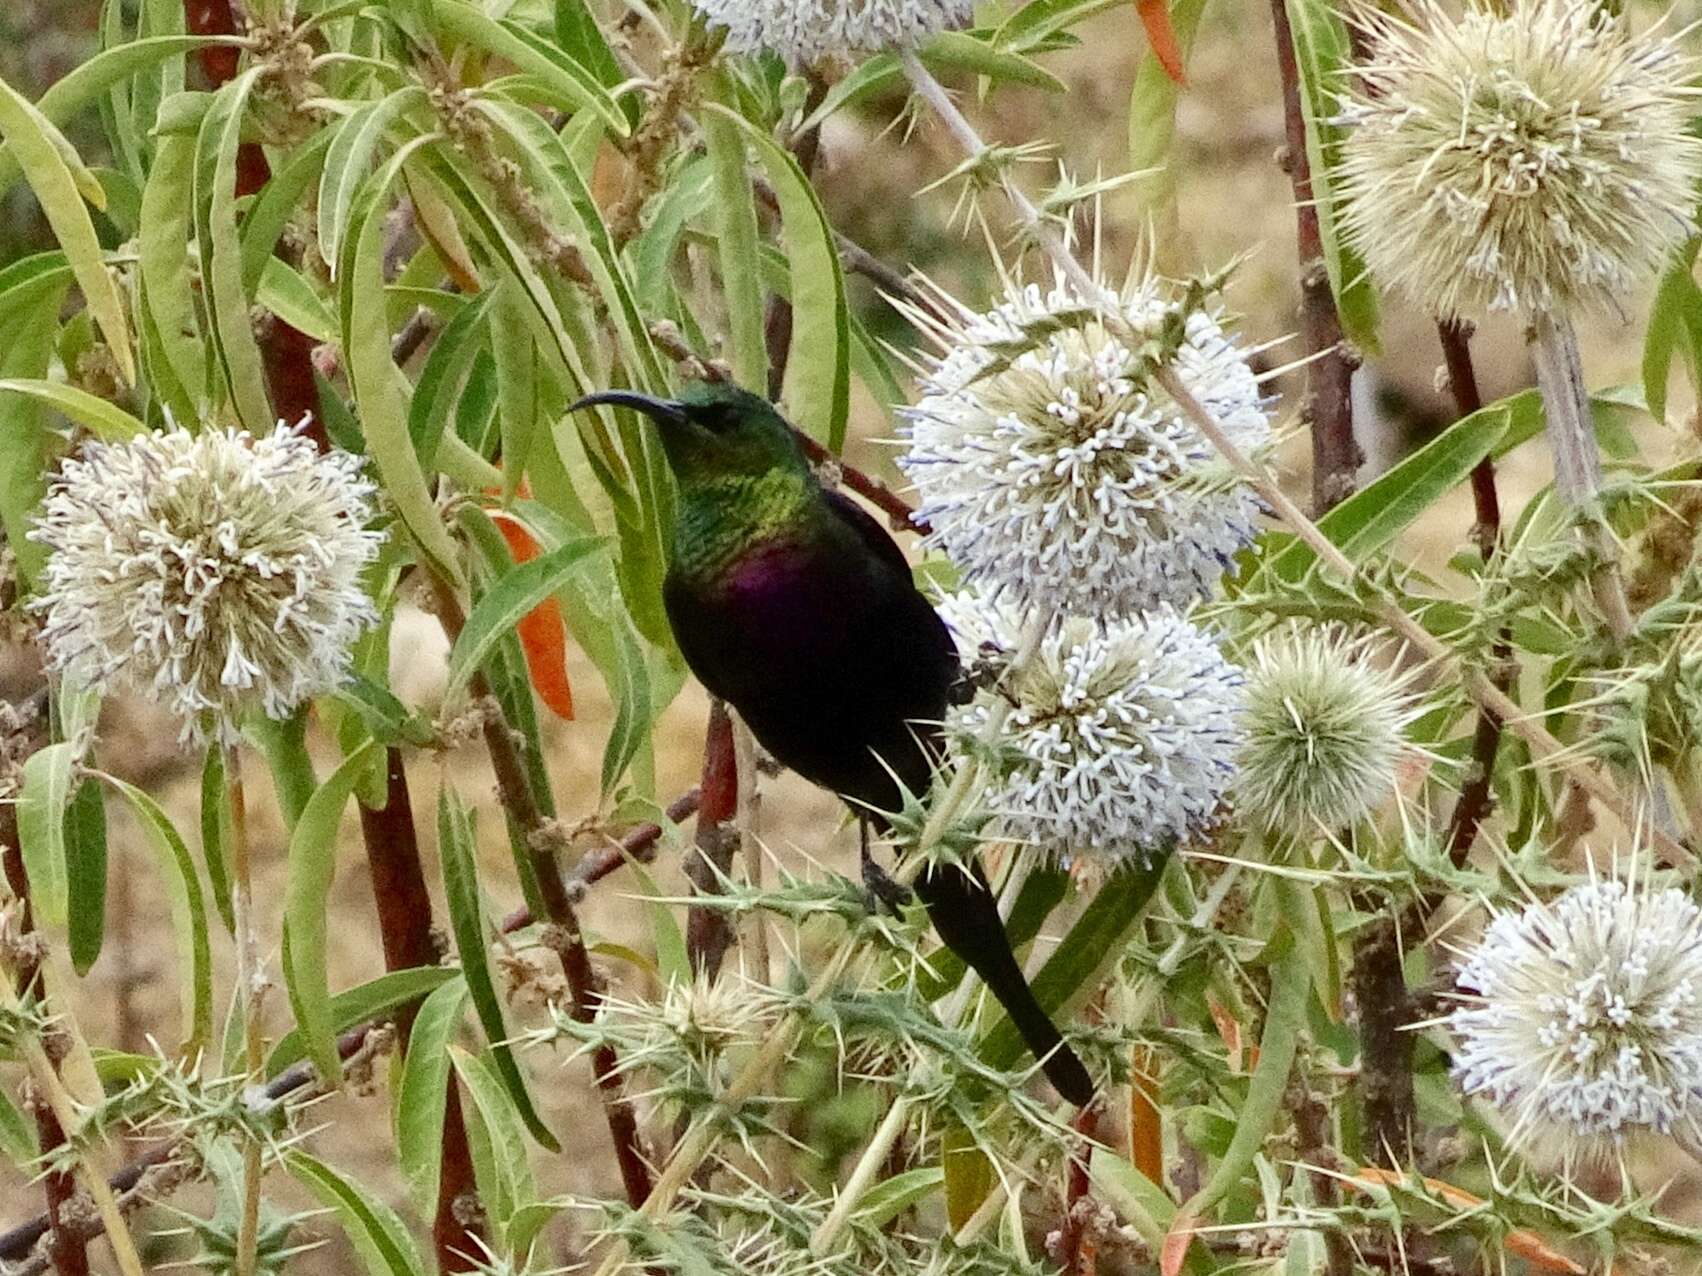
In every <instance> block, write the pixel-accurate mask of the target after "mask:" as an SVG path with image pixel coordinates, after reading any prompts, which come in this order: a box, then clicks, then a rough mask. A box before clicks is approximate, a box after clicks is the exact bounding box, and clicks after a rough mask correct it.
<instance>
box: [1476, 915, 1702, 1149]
mask: <svg viewBox="0 0 1702 1276" xmlns="http://www.w3.org/2000/svg"><path fill="white" fill-rule="evenodd" d="M1458 987H1459V989H1460V994H1459V995H1460V999H1461V1001H1462V1002H1463V1003H1464V1004H1463V1005H1462V1006H1461V1007H1460V1008H1459V1009H1457V1010H1455V1011H1454V1012H1453V1013H1452V1014H1451V1015H1449V1016H1448V1018H1447V1020H1446V1022H1447V1025H1448V1027H1449V1028H1450V1029H1451V1030H1452V1031H1453V1033H1454V1035H1455V1037H1456V1038H1457V1039H1458V1042H1459V1049H1458V1050H1457V1051H1456V1052H1455V1055H1454V1076H1455V1079H1456V1080H1457V1081H1458V1082H1459V1085H1460V1087H1461V1089H1462V1090H1464V1092H1465V1093H1467V1094H1473V1095H1482V1096H1483V1097H1484V1098H1486V1099H1488V1100H1489V1102H1491V1103H1492V1104H1494V1105H1495V1106H1497V1107H1499V1108H1502V1109H1505V1110H1506V1112H1507V1114H1508V1115H1509V1116H1510V1117H1511V1118H1512V1120H1513V1130H1512V1133H1513V1137H1514V1138H1515V1139H1528V1138H1529V1137H1531V1136H1533V1135H1537V1134H1550V1135H1555V1134H1558V1135H1561V1136H1565V1137H1568V1138H1570V1139H1572V1140H1581V1141H1583V1142H1584V1143H1585V1144H1586V1145H1588V1144H1592V1143H1594V1144H1600V1143H1601V1142H1602V1141H1604V1140H1606V1141H1613V1140H1619V1139H1622V1138H1624V1136H1626V1135H1627V1134H1630V1133H1633V1132H1636V1131H1642V1130H1653V1131H1657V1132H1660V1133H1670V1132H1674V1131H1680V1132H1683V1133H1685V1134H1686V1135H1687V1136H1690V1137H1694V1136H1695V1134H1696V1133H1697V1130H1698V1116H1699V1115H1702V909H1698V908H1697V906H1696V904H1695V903H1694V902H1693V901H1692V900H1691V899H1690V897H1689V896H1688V895H1686V894H1685V893H1684V892H1683V891H1680V890H1660V891H1657V890H1653V889H1650V888H1643V889H1634V888H1632V887H1629V886H1627V885H1625V884H1624V883H1622V882H1617V881H1608V882H1602V881H1591V882H1588V883H1586V884H1584V885H1582V886H1576V887H1573V888H1572V889H1571V890H1569V891H1567V892H1566V893H1565V894H1564V895H1562V896H1560V898H1559V899H1557V900H1555V901H1554V902H1552V903H1548V904H1541V903H1538V904H1532V905H1530V906H1529V907H1527V908H1525V909H1524V910H1523V911H1521V912H1517V913H1506V914H1502V915H1501V916H1498V917H1496V918H1495V920H1494V921H1492V922H1491V923H1490V925H1489V928H1488V930H1487V931H1486V932H1485V933H1484V936H1483V940H1482V942H1481V943H1479V945H1478V946H1477V948H1476V949H1475V951H1473V952H1472V953H1471V955H1470V957H1469V958H1468V959H1467V961H1466V962H1465V964H1464V965H1463V966H1461V967H1460V970H1459V974H1458Z"/></svg>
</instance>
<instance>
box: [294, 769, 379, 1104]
mask: <svg viewBox="0 0 1702 1276" xmlns="http://www.w3.org/2000/svg"><path fill="white" fill-rule="evenodd" d="M377 748H378V745H377V743H376V742H375V741H368V742H367V743H366V744H365V745H363V746H362V747H361V748H359V749H357V750H356V751H355V752H354V753H351V754H350V755H349V756H348V757H346V758H344V759H343V762H342V765H341V766H339V767H338V768H337V769H336V770H335V771H333V772H332V773H331V775H330V776H329V777H328V778H327V779H326V781H325V783H323V784H321V785H320V786H319V788H318V789H316V790H315V791H314V794H313V797H312V798H310V799H309V800H308V803H307V807H306V809H305V810H303V811H302V813H301V819H300V820H298V821H297V822H296V826H295V832H294V833H293V834H292V835H291V836H290V851H289V878H288V882H287V884H286V886H285V889H284V951H283V965H284V984H285V987H286V988H288V990H289V995H290V1005H291V1007H292V1008H293V1009H294V1010H295V1018H296V1024H297V1026H298V1027H299V1028H300V1029H301V1032H302V1036H303V1037H304V1039H305V1040H306V1042H307V1053H308V1056H309V1057H310V1058H311V1059H312V1060H313V1063H314V1066H315V1067H317V1068H318V1069H319V1075H320V1076H321V1077H322V1078H323V1079H324V1080H325V1082H326V1083H327V1084H328V1085H332V1086H336V1085H339V1084H341V1083H342V1079H343V1063H342V1060H341V1059H339V1058H338V1057H337V1033H336V1029H335V1028H334V1027H333V1026H332V1020H331V990H330V985H329V978H328V972H327V970H326V952H325V901H326V897H327V896H328V895H329V894H330V891H331V879H332V877H333V876H334V875H335V873H336V869H337V826H338V824H339V823H341V821H342V818H343V808H344V807H345V806H346V805H348V801H349V795H350V794H351V793H353V792H354V788H355V785H356V784H357V783H359V782H360V779H361V776H362V775H363V774H364V770H365V767H366V765H367V762H368V760H369V758H370V755H371V753H372V752H373V751H374V750H376V749H377Z"/></svg>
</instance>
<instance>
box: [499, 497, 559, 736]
mask: <svg viewBox="0 0 1702 1276" xmlns="http://www.w3.org/2000/svg"><path fill="white" fill-rule="evenodd" d="M491 517H492V520H493V521H494V522H495V523H496V525H497V528H498V529H499V530H500V531H501V532H502V538H503V539H504V540H505V541H507V542H508V552H509V553H510V554H512V555H514V561H515V562H516V563H525V562H530V561H531V560H532V559H534V558H536V557H537V556H538V553H539V548H538V542H537V541H536V540H535V539H534V538H533V536H532V533H531V532H529V531H527V530H526V528H525V526H524V525H523V524H522V523H521V522H520V521H519V520H518V519H516V518H514V517H513V516H512V515H509V514H505V513H503V512H502V511H501V510H496V511H494V512H493V513H492V515H491ZM515 633H517V634H518V635H519V636H520V649H521V651H523V652H525V654H526V670H527V672H528V673H529V674H530V675H531V677H532V688H533V690H535V691H536V692H537V693H538V699H540V700H542V701H543V702H544V704H546V705H547V706H548V707H549V709H550V712H552V713H554V714H555V715H556V717H558V718H563V719H565V720H566V721H569V722H571V721H573V685H572V684H571V683H570V682H569V681H568V680H567V626H566V624H564V623H563V621H562V618H561V607H560V605H559V604H558V603H557V602H556V600H555V599H554V598H546V599H544V601H543V602H541V603H539V604H538V605H537V606H536V607H534V608H532V610H531V611H529V612H527V613H526V615H525V616H523V617H521V620H520V623H519V624H518V625H516V626H515Z"/></svg>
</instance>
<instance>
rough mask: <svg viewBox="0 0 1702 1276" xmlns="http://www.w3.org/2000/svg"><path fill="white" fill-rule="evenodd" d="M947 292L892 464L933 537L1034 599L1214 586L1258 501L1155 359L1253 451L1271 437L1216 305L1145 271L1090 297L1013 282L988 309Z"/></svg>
mask: <svg viewBox="0 0 1702 1276" xmlns="http://www.w3.org/2000/svg"><path fill="white" fill-rule="evenodd" d="M941 304H942V306H949V307H951V309H952V317H951V318H950V320H949V322H935V323H933V324H932V328H933V334H934V337H935V339H936V341H937V342H938V343H939V344H940V346H941V349H942V353H941V354H940V355H939V356H938V357H937V358H936V359H935V360H933V361H932V363H931V364H930V366H929V367H928V368H927V369H926V371H925V373H924V376H923V379H922V386H921V389H922V396H921V398H920V400H919V401H918V402H917V403H916V405H915V406H914V407H912V408H908V409H906V410H905V411H904V413H903V415H904V416H905V418H906V420H907V423H908V424H907V427H906V429H905V431H904V432H905V434H907V436H908V448H907V450H906V451H905V452H904V453H903V454H902V455H901V456H900V458H899V462H898V463H899V466H900V467H901V468H902V469H903V470H904V472H905V474H906V475H907V476H908V477H909V478H910V479H911V481H912V482H913V483H914V484H915V486H916V490H917V492H918V493H919V494H920V497H921V510H920V514H921V516H922V517H923V518H924V519H925V520H927V522H928V525H929V526H930V528H931V529H932V531H931V533H930V535H929V538H928V542H927V543H928V544H929V545H931V546H936V547H938V548H940V549H943V550H944V551H945V552H946V554H947V555H948V556H949V557H950V558H951V559H952V560H953V562H955V563H956V564H957V565H958V566H959V567H960V568H961V569H962V570H963V573H964V575H965V577H966V578H967V579H968V580H969V581H971V582H972V583H974V584H976V585H977V586H979V587H980V588H981V589H982V591H983V592H985V593H988V594H996V595H1000V596H1008V597H1010V598H1012V599H1014V600H1015V601H1016V602H1018V603H1019V604H1021V605H1023V606H1025V607H1043V608H1047V609H1058V610H1064V611H1070V612H1076V613H1080V614H1082V615H1091V616H1099V617H1105V618H1109V617H1115V616H1126V615H1134V614H1137V613H1140V612H1144V611H1147V610H1150V609H1151V608H1154V607H1157V606H1160V605H1163V604H1171V605H1175V606H1185V605H1186V604H1188V603H1189V602H1192V601H1193V600H1194V599H1196V598H1199V597H1201V596H1204V595H1207V594H1209V593H1211V592H1212V590H1213V589H1215V588H1216V586H1217V584H1218V582H1219V581H1220V580H1221V579H1222V576H1223V573H1224V570H1225V569H1226V568H1227V567H1228V566H1229V563H1230V560H1231V558H1232V557H1233V556H1234V555H1235V554H1236V553H1237V552H1238V551H1239V550H1241V549H1243V548H1245V547H1246V546H1247V545H1249V544H1250V543H1252V541H1253V538H1254V537H1255V536H1256V535H1257V534H1258V516H1259V511H1260V505H1259V502H1258V499H1257V498H1256V497H1255V496H1254V494H1253V493H1252V491H1250V490H1249V489H1248V488H1246V487H1245V486H1243V485H1242V484H1240V483H1239V481H1237V480H1236V479H1235V477H1234V476H1233V474H1232V473H1231V472H1230V471H1229V470H1228V469H1227V467H1226V466H1225V465H1224V464H1223V462H1222V461H1221V460H1220V458H1219V456H1218V454H1217V451H1216V449H1215V448H1214V447H1213V446H1212V444H1211V443H1210V442H1209V441H1208V440H1207V439H1206V438H1205V437H1204V436H1202V435H1201V434H1200V433H1199V431H1198V430H1197V429H1196V428H1195V427H1194V425H1193V424H1192V423H1191V422H1190V421H1189V420H1188V419H1187V417H1186V416H1185V415H1184V414H1183V412H1182V410H1181V409H1180V408H1178V407H1177V406H1176V404H1175V403H1174V402H1172V401H1171V399H1170V396H1169V395H1168V394H1167V393H1166V392H1165V391H1164V389H1163V388H1162V387H1161V386H1160V385H1159V384H1158V383H1157V379H1156V377H1155V376H1154V372H1155V370H1156V369H1157V368H1158V367H1168V368H1169V369H1170V370H1171V371H1174V372H1175V373H1176V374H1177V375H1178V377H1179V378H1180V379H1181V381H1182V383H1183V384H1184V385H1185V386H1187V388H1188V389H1189V390H1190V391H1192V393H1193V394H1194V396H1195V397H1196V398H1197V399H1198V400H1199V401H1200V402H1201V403H1202V404H1203V405H1204V406H1205V409H1206V411H1208V412H1209V413H1211V415H1212V416H1213V417H1214V418H1215V419H1216V420H1217V421H1218V422H1219V423H1220V424H1221V425H1222V427H1223V429H1224V431H1225V432H1226V433H1227V434H1228V435H1229V436H1230V438H1231V439H1232V440H1233V441H1234V442H1235V443H1236V444H1237V445H1238V446H1240V447H1241V448H1242V449H1243V450H1245V451H1256V450H1258V449H1259V448H1260V447H1261V446H1263V445H1264V444H1265V443H1267V442H1268V441H1269V439H1270V416H1269V413H1268V412H1267V408H1266V403H1265V401H1264V399H1263V398H1262V397H1261V395H1260V392H1259V384H1258V380H1257V378H1256V377H1255V376H1254V374H1253V371H1252V369H1251V368H1250V367H1248V365H1247V361H1246V356H1245V352H1244V351H1243V350H1242V349H1240V348H1239V347H1238V346H1237V345H1236V343H1235V341H1234V339H1233V338H1232V337H1230V336H1229V335H1228V334H1226V333H1225V331H1224V329H1223V328H1222V327H1221V326H1220V324H1219V322H1218V319H1217V318H1216V317H1215V316H1214V315H1213V314H1212V313H1210V312H1209V311H1207V310H1206V309H1204V308H1202V307H1201V306H1200V305H1199V303H1198V302H1197V301H1195V300H1192V299H1191V295H1190V299H1189V300H1186V301H1178V300H1176V299H1174V298H1172V297H1170V296H1167V295H1166V292H1165V290H1164V289H1163V288H1162V286H1161V285H1160V284H1159V283H1157V282H1156V281H1154V280H1153V279H1151V278H1150V277H1147V278H1140V279H1137V280H1136V281H1134V282H1132V283H1131V284H1130V285H1129V286H1128V287H1127V288H1125V289H1124V290H1123V292H1122V293H1121V294H1118V293H1117V292H1115V291H1112V290H1110V289H1107V290H1106V291H1105V292H1104V293H1103V294H1102V295H1101V296H1099V297H1095V298H1090V299H1083V298H1081V297H1080V296H1078V295H1077V294H1076V293H1075V292H1073V291H1072V290H1071V289H1070V288H1069V287H1068V286H1067V285H1065V284H1062V283H1060V284H1058V285H1057V286H1056V287H1054V288H1053V290H1052V291H1051V292H1050V293H1042V292H1041V291H1040V289H1039V288H1038V287H1035V286H1032V285H1031V286H1029V287H1026V288H1015V287H1013V288H1012V289H1011V291H1010V292H1009V294H1008V296H1007V298H1006V300H1005V301H1004V302H1003V303H1002V304H1000V305H999V306H997V307H996V308H995V309H993V310H991V311H988V312H987V313H985V314H976V313H974V312H971V311H968V310H966V309H963V308H961V307H957V306H955V305H953V303H950V302H949V301H946V300H944V299H942V302H941ZM1108 320H1114V322H1108Z"/></svg>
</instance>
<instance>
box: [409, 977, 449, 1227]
mask: <svg viewBox="0 0 1702 1276" xmlns="http://www.w3.org/2000/svg"><path fill="white" fill-rule="evenodd" d="M466 1004H467V983H466V981H465V980H463V979H455V980H451V981H450V982H449V983H446V984H443V985H442V986H441V987H439V988H438V989H437V991H435V992H433V993H432V994H431V996H429V997H427V998H426V999H425V1004H424V1005H423V1006H421V1007H420V1013H419V1014H418V1015H417V1016H416V1017H415V1019H414V1026H413V1029H412V1030H411V1031H410V1032H409V1034H408V1053H407V1058H406V1059H405V1060H404V1062H403V1064H402V1083H401V1087H400V1089H399V1090H398V1092H397V1096H396V1159H397V1160H398V1161H399V1162H401V1166H402V1176H403V1177H404V1178H405V1179H406V1180H407V1182H408V1191H409V1193H410V1194H411V1195H412V1197H413V1200H414V1207H415V1208H416V1209H418V1210H419V1212H420V1213H421V1214H422V1215H423V1216H425V1217H426V1218H430V1217H432V1216H433V1215H434V1214H436V1213H437V1191H438V1186H439V1180H440V1178H441V1175H442V1171H443V1114H444V1110H445V1108H446V1107H447V1106H448V1102H449V1045H450V1042H452V1041H453V1040H454V1039H455V1033H456V1032H457V1031H458V1030H459V1028H460V1026H461V1011H462V1008H463V1007H464V1006H465V1005H466Z"/></svg>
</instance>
